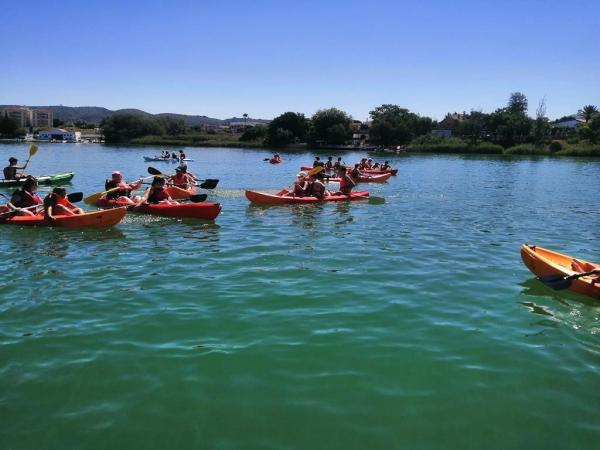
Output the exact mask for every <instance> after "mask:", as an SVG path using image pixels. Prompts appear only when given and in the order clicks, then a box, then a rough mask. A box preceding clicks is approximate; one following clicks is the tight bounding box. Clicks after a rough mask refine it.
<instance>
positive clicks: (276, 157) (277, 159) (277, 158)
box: [270, 153, 281, 163]
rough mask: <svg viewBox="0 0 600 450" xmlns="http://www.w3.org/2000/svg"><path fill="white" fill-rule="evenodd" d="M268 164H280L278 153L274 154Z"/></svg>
mask: <svg viewBox="0 0 600 450" xmlns="http://www.w3.org/2000/svg"><path fill="white" fill-rule="evenodd" d="M270 162H272V163H280V162H281V156H280V155H279V153H275V154H274V155H273V157H272V158H271V160H270Z"/></svg>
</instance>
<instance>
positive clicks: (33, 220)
mask: <svg viewBox="0 0 600 450" xmlns="http://www.w3.org/2000/svg"><path fill="white" fill-rule="evenodd" d="M126 213H127V208H115V209H109V210H105V211H94V212H89V213H84V214H76V215H74V216H55V220H54V221H52V222H49V221H47V220H46V219H45V218H44V216H43V215H42V216H14V217H10V218H8V219H4V220H3V219H1V218H0V224H7V225H23V226H25V225H26V226H39V227H65V228H88V227H90V228H106V227H112V226H113V225H116V224H118V223H119V222H120V221H121V220H123V217H125V214H126Z"/></svg>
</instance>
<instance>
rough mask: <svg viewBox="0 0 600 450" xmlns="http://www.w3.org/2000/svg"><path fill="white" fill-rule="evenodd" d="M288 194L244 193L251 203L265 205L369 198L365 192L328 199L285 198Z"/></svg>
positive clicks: (283, 192) (284, 192)
mask: <svg viewBox="0 0 600 450" xmlns="http://www.w3.org/2000/svg"><path fill="white" fill-rule="evenodd" d="M286 193H288V191H286V190H285V189H284V190H283V191H281V192H279V193H277V194H266V193H264V192H254V191H246V198H247V199H248V200H250V201H251V202H252V203H263V204H267V205H284V204H287V203H321V202H339V201H344V200H364V199H368V198H369V193H368V192H367V191H357V192H352V193H351V194H350V195H330V196H329V197H323V198H317V197H285V194H286Z"/></svg>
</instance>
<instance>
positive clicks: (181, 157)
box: [179, 150, 185, 162]
mask: <svg viewBox="0 0 600 450" xmlns="http://www.w3.org/2000/svg"><path fill="white" fill-rule="evenodd" d="M184 159H185V153H183V150H179V161H180V162H183V160H184Z"/></svg>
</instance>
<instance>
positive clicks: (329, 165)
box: [313, 156, 392, 178]
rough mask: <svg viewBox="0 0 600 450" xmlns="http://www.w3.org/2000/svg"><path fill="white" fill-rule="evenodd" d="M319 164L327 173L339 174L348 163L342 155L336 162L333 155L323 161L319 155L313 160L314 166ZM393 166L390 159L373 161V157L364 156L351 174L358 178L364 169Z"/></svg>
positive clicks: (383, 168) (380, 168)
mask: <svg viewBox="0 0 600 450" xmlns="http://www.w3.org/2000/svg"><path fill="white" fill-rule="evenodd" d="M319 166H321V167H323V168H324V169H325V173H326V175H329V176H331V175H333V176H339V174H340V169H341V168H342V167H346V164H345V163H344V162H343V161H342V158H341V157H338V159H337V160H336V161H335V162H334V161H333V156H329V157H328V158H327V161H322V160H321V158H320V157H319V156H315V160H314V161H313V167H319ZM391 168H392V166H390V164H389V162H388V161H385V162H384V163H383V164H380V163H378V162H373V159H371V158H362V159H361V160H360V162H359V163H357V164H355V165H354V167H353V168H352V171H351V176H352V177H354V178H356V177H358V176H360V175H362V173H361V172H362V171H363V170H379V171H386V170H389V169H391Z"/></svg>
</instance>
